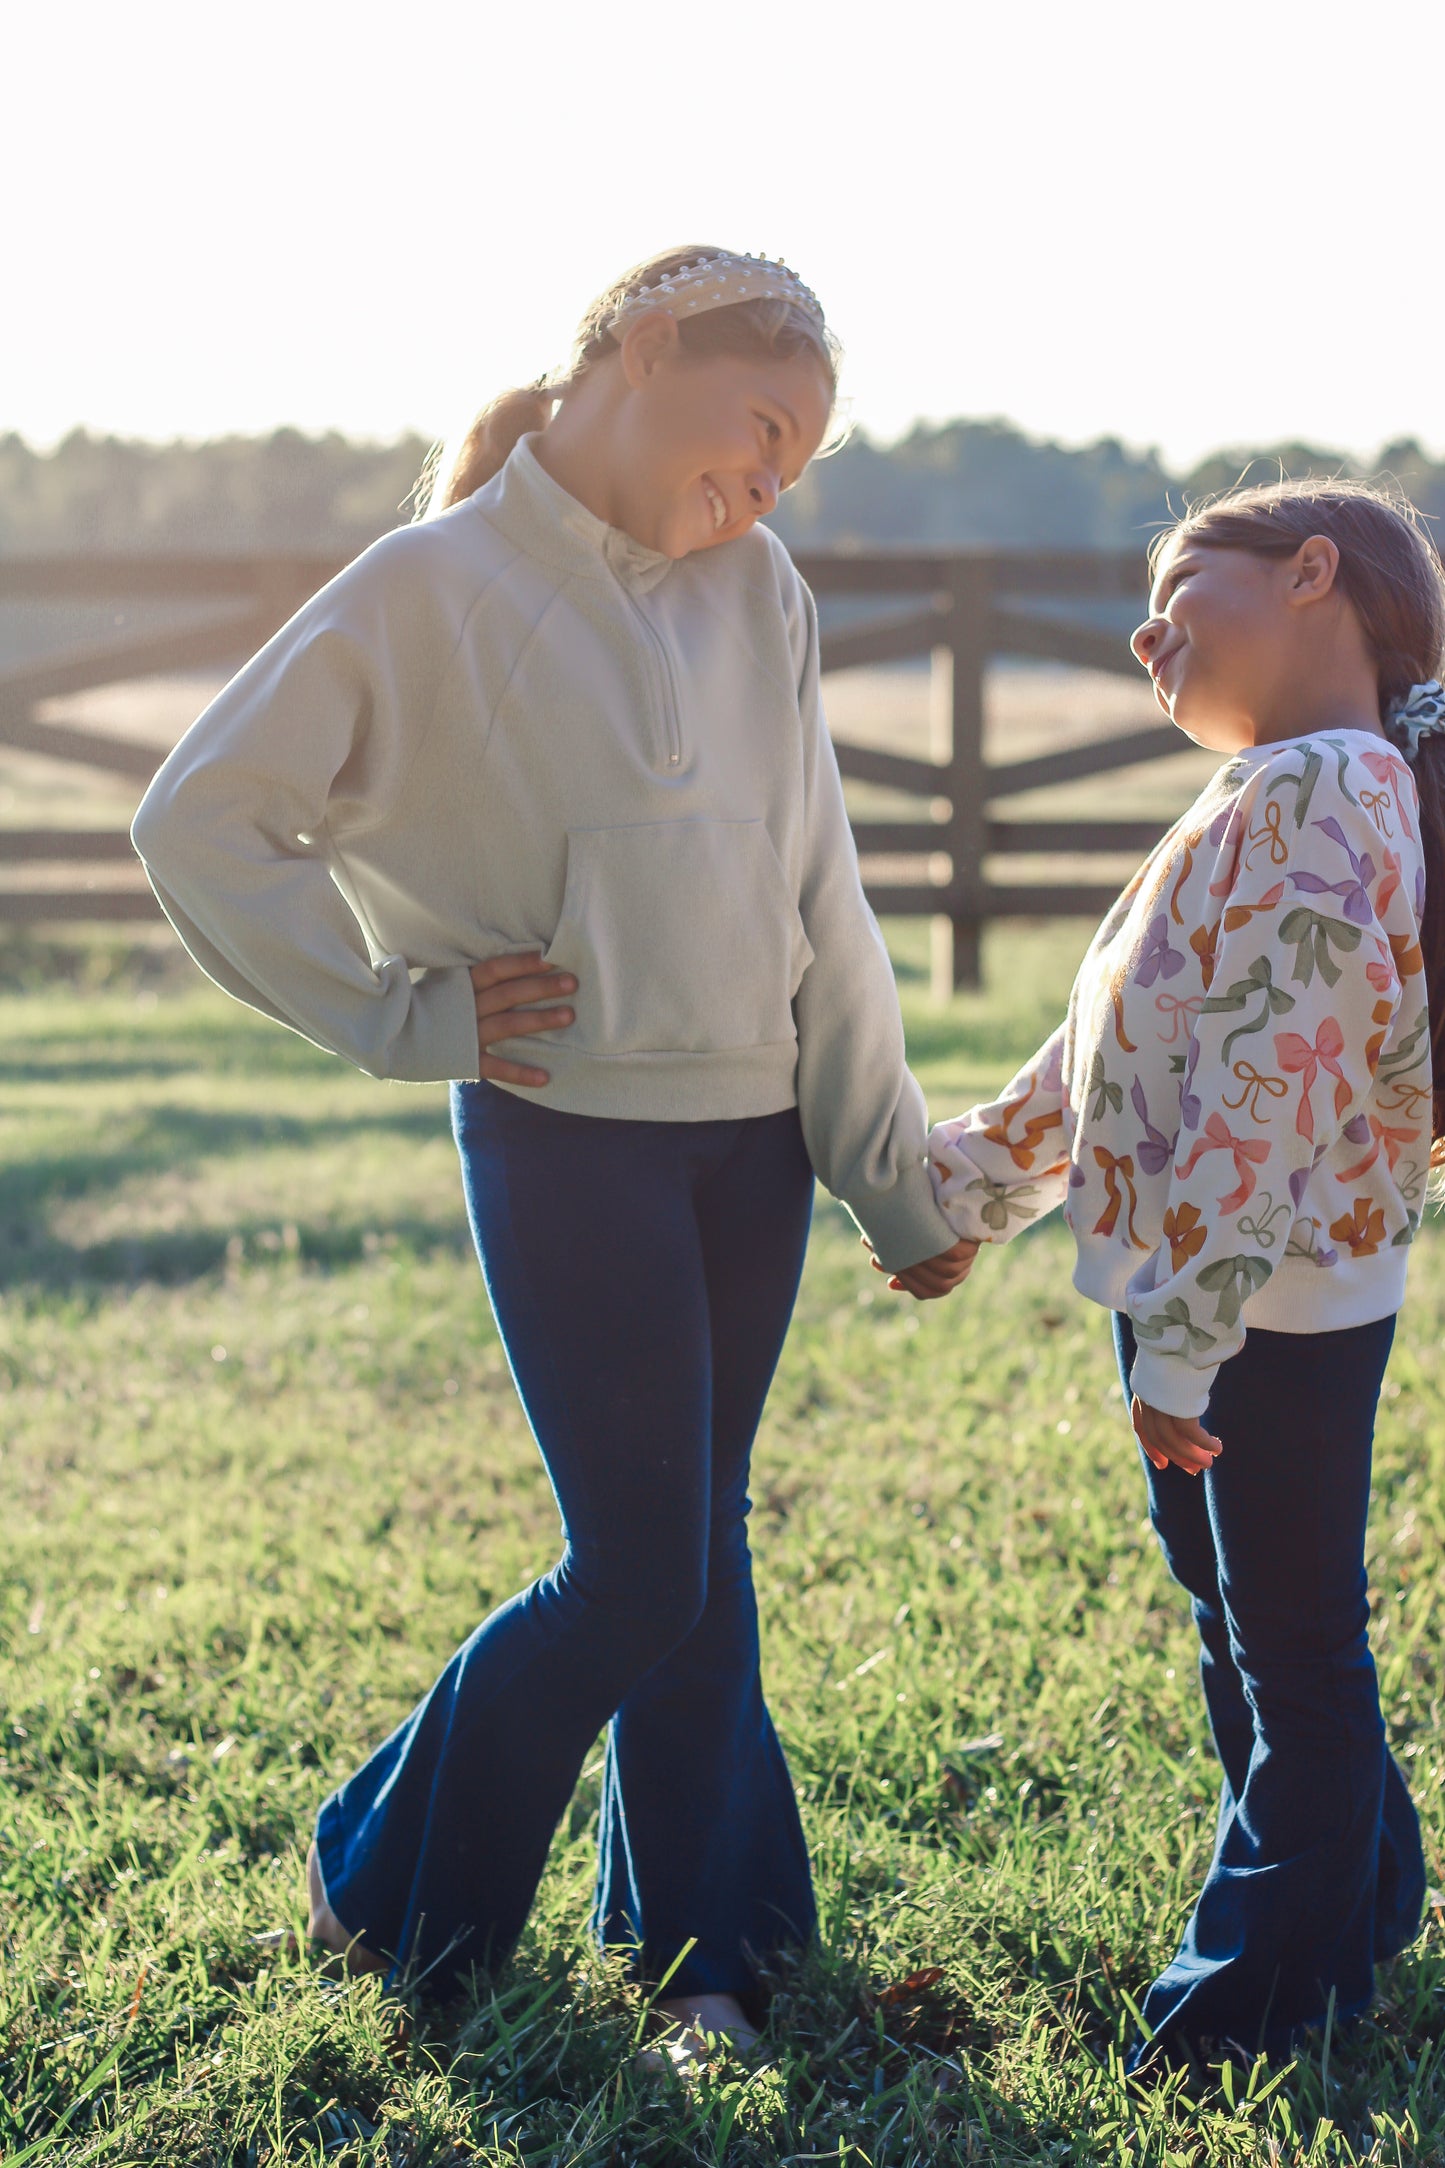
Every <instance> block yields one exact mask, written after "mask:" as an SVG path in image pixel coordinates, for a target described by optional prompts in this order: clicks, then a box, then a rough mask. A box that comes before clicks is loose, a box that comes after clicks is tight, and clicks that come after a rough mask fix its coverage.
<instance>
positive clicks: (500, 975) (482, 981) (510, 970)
mask: <svg viewBox="0 0 1445 2168" xmlns="http://www.w3.org/2000/svg"><path fill="white" fill-rule="evenodd" d="M556 968H557V967H556V965H555V964H544V963H543V961H542V951H541V950H540V949H526V950H524V951H523V953H522V954H521V955H520V956H488V957H485V958H484V959H483V961H482V962H481V963H479V964H473V965H472V967H471V971H472V985H473V986H474V987H475V989H476V991H477V992H478V993H479V994H480V993H484V992H485V991H486V990H487V988H488V987H492V986H505V985H506V984H507V982H508V981H509V980H512V979H525V978H536V977H538V976H545V975H547V974H550V973H554V972H555V971H556ZM549 991H550V989H549ZM509 998H512V999H515V998H516V997H515V995H513V996H510V997H509Z"/></svg>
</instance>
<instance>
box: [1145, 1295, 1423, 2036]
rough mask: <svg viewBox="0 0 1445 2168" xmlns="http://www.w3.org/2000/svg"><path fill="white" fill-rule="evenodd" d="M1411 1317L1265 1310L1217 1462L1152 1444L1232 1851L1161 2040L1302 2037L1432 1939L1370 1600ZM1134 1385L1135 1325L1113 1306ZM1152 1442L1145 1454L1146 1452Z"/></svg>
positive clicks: (1152, 1512)
mask: <svg viewBox="0 0 1445 2168" xmlns="http://www.w3.org/2000/svg"><path fill="white" fill-rule="evenodd" d="M1394 1328H1395V1321H1394V1319H1393V1318H1392V1317H1387V1318H1381V1319H1380V1320H1379V1321H1378V1322H1377V1323H1374V1324H1369V1325H1355V1326H1350V1327H1348V1328H1346V1329H1345V1330H1342V1331H1338V1332H1320V1333H1282V1332H1259V1331H1255V1330H1254V1329H1251V1331H1250V1333H1249V1335H1248V1337H1247V1339H1246V1340H1245V1343H1244V1346H1243V1347H1242V1348H1241V1349H1240V1351H1239V1353H1238V1354H1237V1355H1235V1356H1233V1357H1232V1358H1231V1359H1230V1360H1229V1361H1228V1362H1227V1363H1225V1364H1223V1365H1222V1367H1221V1368H1220V1370H1219V1373H1218V1375H1217V1377H1216V1380H1215V1385H1214V1391H1213V1393H1212V1395H1211V1397H1210V1402H1209V1409H1208V1413H1207V1414H1206V1415H1205V1417H1204V1422H1205V1425H1206V1427H1207V1428H1208V1429H1209V1430H1211V1431H1213V1432H1214V1433H1215V1435H1216V1436H1217V1437H1218V1438H1219V1439H1220V1440H1221V1442H1222V1444H1223V1448H1224V1450H1223V1452H1222V1453H1221V1454H1220V1456H1219V1458H1218V1460H1217V1461H1216V1462H1215V1463H1214V1465H1213V1467H1212V1468H1211V1469H1210V1470H1209V1471H1208V1473H1207V1474H1205V1475H1200V1476H1190V1475H1186V1474H1185V1473H1184V1472H1183V1470H1182V1469H1179V1468H1175V1467H1173V1466H1170V1467H1168V1468H1164V1469H1162V1470H1161V1469H1154V1468H1152V1467H1150V1466H1149V1464H1148V1463H1147V1462H1145V1464H1144V1474H1145V1479H1146V1481H1147V1482H1148V1485H1149V1516H1150V1519H1151V1520H1152V1522H1153V1524H1154V1529H1155V1533H1156V1534H1157V1535H1158V1538H1159V1541H1160V1544H1161V1545H1162V1547H1163V1551H1164V1556H1165V1558H1166V1560H1167V1561H1168V1565H1169V1570H1170V1572H1171V1573H1172V1574H1173V1575H1174V1577H1175V1579H1176V1580H1177V1581H1179V1582H1181V1583H1182V1584H1183V1586H1184V1587H1185V1588H1186V1589H1187V1590H1188V1591H1189V1594H1190V1596H1191V1597H1192V1598H1193V1608H1194V1620H1195V1624H1196V1626H1197V1627H1198V1629H1199V1640H1200V1659H1199V1660H1200V1672H1201V1676H1202V1679H1203V1684H1204V1698H1205V1702H1206V1704H1207V1706H1208V1710H1209V1722H1210V1726H1211V1729H1212V1731H1213V1734H1214V1744H1215V1749H1216V1751H1217V1753H1218V1755H1219V1759H1220V1762H1221V1764H1222V1765H1223V1771H1224V1776H1223V1783H1222V1785H1221V1788H1220V1799H1219V1822H1218V1828H1217V1831H1216V1837H1215V1848H1214V1858H1213V1860H1212V1862H1211V1864H1210V1868H1209V1873H1208V1875H1207V1876H1206V1878H1205V1883H1204V1887H1203V1889H1202V1890H1201V1892H1200V1895H1199V1900H1198V1902H1197V1904H1196V1905H1195V1908H1194V1912H1193V1915H1192V1917H1191V1919H1190V1921H1189V1924H1188V1926H1187V1928H1186V1929H1185V1933H1184V1940H1183V1943H1182V1945H1181V1947H1180V1949H1179V1952H1178V1955H1177V1956H1176V1957H1175V1958H1174V1959H1173V1961H1172V1963H1170V1964H1169V1965H1167V1966H1166V1967H1165V1969H1164V1971H1163V1972H1162V1973H1161V1974H1160V1975H1159V1978H1158V1979H1157V1980H1156V1981H1155V1982H1154V1984H1153V1986H1152V1987H1151V1988H1150V1990H1149V1993H1148V1995H1147V1997H1146V1998H1145V2001H1144V2005H1143V2017H1144V2021H1145V2024H1146V2026H1147V2027H1148V2028H1149V2030H1150V2031H1151V2032H1152V2033H1153V2035H1154V2036H1155V2041H1156V2043H1157V2044H1156V2046H1155V2047H1154V2048H1152V2049H1151V2048H1150V2047H1149V2045H1148V2044H1147V2043H1145V2044H1142V2045H1141V2047H1140V2048H1139V2049H1137V2050H1136V2051H1135V2057H1136V2061H1139V2060H1152V2059H1153V2057H1154V2056H1155V2055H1158V2054H1161V2053H1162V2054H1164V2055H1166V2056H1168V2055H1172V2054H1175V2053H1182V2054H1184V2055H1190V2054H1199V2053H1200V2052H1203V2053H1204V2054H1205V2055H1210V2054H1213V2053H1216V2052H1228V2051H1229V2050H1230V2048H1231V2047H1232V2049H1233V2050H1234V2051H1235V2052H1238V2051H1240V2050H1242V2051H1243V2052H1244V2053H1245V2054H1246V2055H1253V2054H1254V2053H1256V2052H1258V2051H1260V2050H1264V2051H1265V2052H1267V2053H1280V2052H1284V2051H1285V2050H1287V2049H1288V2047H1289V2045H1290V2041H1291V2036H1292V2035H1293V2034H1294V2032H1295V2031H1296V2030H1297V2029H1298V2028H1299V2027H1300V2026H1302V2025H1309V2024H1319V2023H1321V2022H1322V2021H1323V2020H1324V2018H1325V2016H1326V2014H1327V2012H1328V2010H1329V2008H1330V2003H1331V1998H1332V1997H1333V2003H1334V2011H1335V2015H1336V2016H1337V2017H1338V2018H1346V2017H1349V2016H1351V2015H1353V2014H1355V2013H1357V2012H1359V2011H1361V2010H1363V2009H1364V2008H1365V2006H1366V2005H1367V2004H1368V2002H1369V2000H1370V1997H1371V1995H1372V1993H1373V1990H1374V1967H1375V1963H1376V1961H1377V1960H1378V1959H1383V1958H1387V1957H1392V1956H1394V1955H1395V1953H1396V1952H1397V1951H1399V1950H1401V1949H1403V1948H1404V1947H1405V1946H1406V1945H1407V1944H1408V1943H1410V1942H1411V1941H1413V1940H1414V1937H1415V1934H1416V1932H1417V1930H1418V1927H1419V1922H1420V1910H1421V1906H1422V1904H1423V1901H1424V1895H1425V1868H1424V1860H1423V1857H1422V1855H1421V1850H1420V1828H1419V1823H1418V1822H1417V1820H1416V1817H1415V1810H1414V1808H1413V1806H1412V1805H1411V1803H1410V1797H1409V1793H1408V1792H1407V1791H1406V1789H1405V1780H1404V1778H1403V1777H1402V1776H1401V1774H1400V1770H1399V1767H1398V1765H1397V1764H1396V1762H1395V1760H1394V1757H1393V1756H1392V1755H1391V1754H1390V1752H1389V1750H1388V1748H1387V1747H1386V1745H1385V1727H1384V1722H1383V1720H1382V1718H1381V1715H1380V1697H1379V1691H1378V1688H1377V1685H1376V1681H1375V1666H1374V1660H1373V1658H1372V1657H1371V1655H1370V1649H1369V1642H1368V1639H1367V1628H1368V1625H1369V1608H1368V1605H1367V1603H1366V1600H1365V1521H1366V1516H1367V1514H1368V1511H1369V1503H1370V1460H1371V1448H1372V1444H1373V1438H1374V1421H1375V1405H1376V1402H1377V1401H1378V1399H1379V1393H1380V1386H1381V1383H1382V1381H1383V1379H1384V1375H1385V1364H1386V1361H1387V1360H1388V1358H1389V1353H1390V1343H1391V1340H1392V1338H1393V1336H1394ZM1114 1339H1115V1348H1116V1352H1117V1354H1118V1358H1119V1369H1120V1374H1121V1375H1122V1377H1123V1379H1124V1388H1125V1391H1126V1393H1127V1391H1128V1381H1129V1372H1130V1369H1131V1368H1132V1366H1133V1361H1134V1352H1135V1349H1134V1337H1133V1333H1132V1330H1131V1328H1130V1323H1129V1320H1128V1319H1127V1318H1126V1317H1117V1316H1116V1318H1115V1320H1114ZM1141 1458H1142V1455H1141Z"/></svg>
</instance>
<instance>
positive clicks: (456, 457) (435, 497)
mask: <svg viewBox="0 0 1445 2168" xmlns="http://www.w3.org/2000/svg"><path fill="white" fill-rule="evenodd" d="M555 397H556V394H555V393H553V392H550V391H542V390H541V389H539V388H538V387H536V386H532V387H531V388H530V389H528V390H526V391H504V392H501V393H499V394H498V396H497V397H496V398H495V399H493V400H492V401H491V403H490V405H488V406H484V407H483V408H482V411H481V413H480V414H478V415H477V416H476V418H475V420H473V421H471V422H469V423H468V425H467V427H466V428H465V429H464V430H463V431H462V432H461V434H460V435H459V436H457V437H455V438H452V439H451V440H450V441H448V442H447V443H444V444H438V445H436V446H434V447H433V449H432V452H431V454H430V456H429V457H428V459H427V463H426V465H425V467H424V468H423V469H422V474H421V479H420V481H419V482H418V483H417V485H416V491H415V495H416V502H417V514H416V516H417V518H418V519H431V518H434V517H435V515H436V514H437V513H438V512H445V511H446V509H447V507H448V506H449V505H453V504H460V503H461V501H462V499H463V497H470V496H471V494H472V492H473V490H475V489H480V488H481V486H482V484H483V482H490V480H491V479H492V476H493V475H494V474H500V473H501V471H502V469H503V467H504V466H505V465H506V464H507V461H508V459H509V458H510V457H511V455H512V451H513V448H514V447H515V446H516V445H517V443H518V442H519V441H520V440H521V439H522V438H523V437H525V436H526V435H528V433H529V432H530V431H532V430H534V429H545V428H546V426H547V424H548V422H549V421H550V420H551V419H552V406H553V402H554V399H555Z"/></svg>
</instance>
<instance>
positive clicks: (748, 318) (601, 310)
mask: <svg viewBox="0 0 1445 2168" xmlns="http://www.w3.org/2000/svg"><path fill="white" fill-rule="evenodd" d="M723 253H725V252H724V251H722V250H720V249H717V248H708V247H698V248H670V249H666V250H664V252H663V253H662V254H661V255H659V256H650V257H649V258H648V260H647V261H646V263H640V264H634V266H633V268H632V269H631V270H630V271H627V272H624V273H623V275H622V277H621V278H620V279H617V280H616V281H615V282H614V283H613V284H612V285H611V286H609V287H607V288H606V289H605V290H604V291H603V292H602V293H600V294H599V295H598V296H597V298H596V300H595V301H594V302H593V303H592V305H591V307H590V308H589V309H588V311H587V313H586V315H585V316H584V317H583V319H582V321H581V323H580V324H579V325H578V327H577V335H576V338H575V339H574V341H573V346H572V358H571V362H570V364H569V366H568V368H567V369H566V371H565V372H564V373H563V374H562V375H561V376H560V377H559V378H557V379H556V380H555V381H554V380H552V379H549V378H546V377H543V378H539V379H538V381H537V383H536V384H533V385H531V386H530V387H529V388H528V389H527V390H525V391H504V392H503V393H502V394H501V396H500V397H499V398H496V399H493V400H492V401H491V402H490V404H489V405H487V406H484V407H483V408H482V410H481V412H480V414H478V415H477V417H476V419H475V420H474V421H472V422H471V423H469V424H468V426H467V427H466V428H465V429H464V430H463V431H462V432H461V433H460V435H458V436H457V437H454V438H452V439H450V440H449V441H448V442H446V443H445V444H439V445H437V446H436V447H435V448H434V449H433V451H432V453H431V455H430V457H429V458H428V460H427V463H426V466H425V467H424V468H423V470H422V474H421V479H420V480H419V481H418V483H417V485H416V489H415V490H414V492H413V498H414V501H415V503H416V506H417V511H416V517H417V518H418V519H432V518H434V517H435V516H436V514H437V513H438V512H445V511H446V509H447V507H448V506H449V505H453V504H460V503H461V501H462V499H463V498H464V497H470V496H471V494H472V492H473V490H477V489H480V488H481V486H482V484H483V483H484V482H490V480H491V479H492V476H493V475H494V474H500V472H501V470H502V468H503V467H504V466H505V465H506V463H507V460H508V459H509V458H510V456H511V454H512V451H513V448H514V447H515V446H516V444H517V442H518V441H519V439H520V438H522V437H524V436H527V435H528V434H529V433H530V432H532V431H534V430H538V429H545V428H546V426H547V424H548V422H549V421H550V420H551V418H552V408H553V406H554V405H555V404H556V402H557V400H558V399H559V398H561V397H562V395H563V393H564V392H565V391H566V390H567V387H568V386H569V385H570V384H574V383H575V382H576V381H577V379H578V377H579V376H581V375H582V374H583V372H584V371H585V370H587V369H588V368H590V367H591V366H592V364H593V363H594V362H597V361H600V360H602V359H603V357H604V356H605V355H607V354H615V353H616V351H617V340H616V339H615V338H614V337H613V335H612V331H611V329H610V326H611V323H612V320H613V318H614V317H615V316H616V314H617V311H618V309H619V308H620V307H621V305H622V303H623V302H624V301H625V300H626V299H627V297H628V295H629V294H635V293H638V292H640V291H641V289H642V288H643V287H644V286H653V285H655V284H656V283H657V281H658V279H660V278H662V277H664V276H665V275H666V274H667V273H668V272H670V271H680V270H682V268H683V267H684V265H687V264H695V263H699V262H701V261H702V260H704V259H705V258H707V257H711V256H717V255H721V254H723ZM677 328H678V333H679V336H680V338H681V340H682V345H683V348H684V350H685V351H686V352H687V353H689V354H692V355H695V356H697V357H699V358H701V357H702V356H703V355H708V354H742V355H746V356H749V357H757V358H763V359H766V358H770V357H772V358H783V357H786V356H788V355H790V354H797V353H811V354H812V355H814V356H815V357H816V359H817V360H818V361H819V362H820V364H821V365H822V368H823V370H824V372H825V374H826V375H827V378H828V382H829V384H830V385H831V386H832V387H833V389H834V390H835V391H836V389H837V382H838V359H839V349H838V345H837V342H836V341H835V340H834V338H833V336H832V334H831V332H828V331H824V330H822V329H820V327H819V326H818V324H816V323H815V322H814V321H813V319H812V318H811V317H810V316H809V315H808V314H807V313H806V312H805V311H804V310H803V309H800V308H798V307H796V306H795V304H794V303H793V302H791V301H782V300H773V301H767V300H759V301H739V302H735V303H734V304H733V306H732V307H731V308H722V309H710V310H709V311H708V313H707V314H706V315H705V316H699V317H695V318H693V319H692V320H690V321H687V322H683V323H680V324H679V325H678V327H677Z"/></svg>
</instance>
